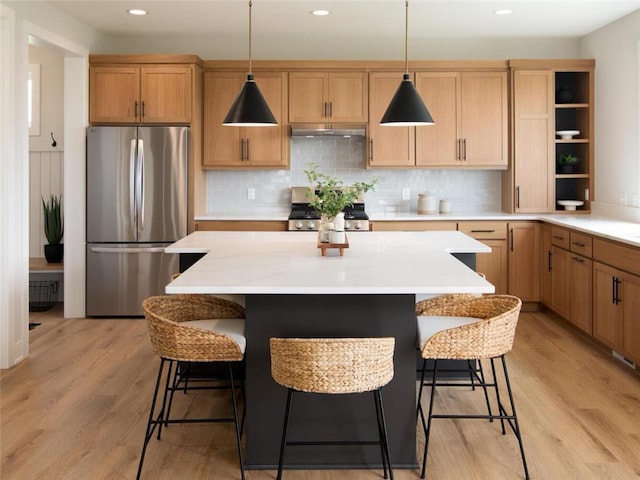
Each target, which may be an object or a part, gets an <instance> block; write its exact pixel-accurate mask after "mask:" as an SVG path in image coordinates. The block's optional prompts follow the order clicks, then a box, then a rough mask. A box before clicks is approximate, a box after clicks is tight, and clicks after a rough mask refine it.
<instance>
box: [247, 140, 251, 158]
mask: <svg viewBox="0 0 640 480" xmlns="http://www.w3.org/2000/svg"><path fill="white" fill-rule="evenodd" d="M250 157H251V153H250V152H249V139H248V138H247V162H248V161H249V158H250Z"/></svg>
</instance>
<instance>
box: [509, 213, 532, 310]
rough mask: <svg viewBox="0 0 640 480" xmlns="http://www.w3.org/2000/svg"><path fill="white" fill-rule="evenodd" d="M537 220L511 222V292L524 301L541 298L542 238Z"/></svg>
mask: <svg viewBox="0 0 640 480" xmlns="http://www.w3.org/2000/svg"><path fill="white" fill-rule="evenodd" d="M538 228H539V226H538V224H537V223H536V222H511V223H509V239H508V240H509V293H510V294H511V295H515V296H516V297H520V299H521V300H522V301H524V302H537V301H539V299H540V272H539V269H538V267H539V260H538V259H539V257H540V238H539V232H538Z"/></svg>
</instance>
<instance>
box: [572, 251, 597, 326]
mask: <svg viewBox="0 0 640 480" xmlns="http://www.w3.org/2000/svg"><path fill="white" fill-rule="evenodd" d="M570 257H571V258H570V260H569V321H570V322H571V323H573V324H574V325H575V326H576V327H578V328H579V329H581V330H582V331H584V332H586V333H588V334H589V335H591V334H592V333H593V327H592V315H591V303H592V288H591V279H592V265H593V262H592V261H591V259H589V258H586V257H583V256H581V255H576V254H574V253H572V254H571V255H570Z"/></svg>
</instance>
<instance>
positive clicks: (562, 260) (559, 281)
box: [551, 246, 571, 319]
mask: <svg viewBox="0 0 640 480" xmlns="http://www.w3.org/2000/svg"><path fill="white" fill-rule="evenodd" d="M551 254H552V263H551V308H552V309H553V310H554V311H555V312H556V313H557V314H558V315H561V316H563V317H564V318H567V319H568V318H569V316H570V315H569V308H570V307H569V301H570V287H569V286H570V283H571V279H570V273H571V272H570V266H571V263H570V262H571V256H570V254H569V252H568V251H567V250H563V249H562V248H558V247H556V246H552V247H551Z"/></svg>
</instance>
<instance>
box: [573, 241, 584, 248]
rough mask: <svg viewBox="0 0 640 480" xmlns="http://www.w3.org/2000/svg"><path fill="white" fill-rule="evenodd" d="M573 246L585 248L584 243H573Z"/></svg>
mask: <svg viewBox="0 0 640 480" xmlns="http://www.w3.org/2000/svg"><path fill="white" fill-rule="evenodd" d="M573 244H574V245H577V246H578V247H586V245H585V244H584V243H580V242H573Z"/></svg>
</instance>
